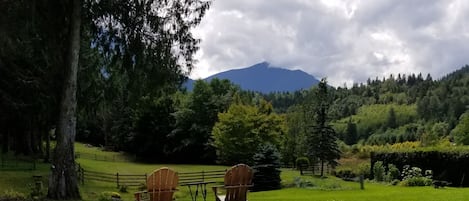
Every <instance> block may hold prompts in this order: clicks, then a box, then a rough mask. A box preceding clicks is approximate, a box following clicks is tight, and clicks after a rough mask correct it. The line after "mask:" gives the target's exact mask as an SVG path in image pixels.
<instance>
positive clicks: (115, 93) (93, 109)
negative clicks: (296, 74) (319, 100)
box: [0, 66, 469, 163]
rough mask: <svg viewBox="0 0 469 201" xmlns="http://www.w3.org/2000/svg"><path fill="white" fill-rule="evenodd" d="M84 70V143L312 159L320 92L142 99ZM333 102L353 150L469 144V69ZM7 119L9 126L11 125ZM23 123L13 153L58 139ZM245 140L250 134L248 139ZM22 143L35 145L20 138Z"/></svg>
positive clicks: (387, 82)
mask: <svg viewBox="0 0 469 201" xmlns="http://www.w3.org/2000/svg"><path fill="white" fill-rule="evenodd" d="M81 72H82V76H83V77H82V78H81V79H79V80H80V83H79V84H80V85H79V91H78V97H79V102H78V103H79V104H78V124H77V125H78V127H77V140H78V141H82V142H85V143H91V144H94V145H101V146H103V147H105V148H107V149H113V150H121V151H127V152H129V153H132V154H135V155H136V156H137V157H138V158H140V159H141V160H146V161H158V162H174V163H215V162H223V163H230V162H232V161H230V160H227V159H226V157H225V156H226V154H227V153H226V150H229V151H233V150H232V149H227V148H226V147H223V146H222V145H226V142H228V141H229V140H230V139H223V136H231V137H229V138H231V140H232V139H238V140H237V141H236V142H237V143H238V144H236V146H238V147H245V149H244V150H251V152H252V150H256V149H258V148H259V147H260V146H261V144H264V143H267V142H268V143H269V144H273V145H275V147H276V148H277V149H278V151H279V152H280V153H281V154H282V156H283V160H284V162H292V161H294V159H296V158H298V157H301V156H304V155H305V153H306V152H307V149H308V146H309V145H308V135H307V133H308V132H310V130H309V127H310V126H311V125H314V123H311V122H310V120H309V119H311V118H314V117H313V116H314V115H313V116H311V115H312V114H311V111H313V109H314V107H316V106H314V104H311V103H312V102H314V99H315V98H314V97H315V95H314V93H315V90H317V87H313V88H312V89H310V90H302V91H296V92H282V93H270V94H260V93H257V92H252V91H243V90H241V89H240V87H239V86H236V85H234V84H232V83H231V82H230V81H228V80H219V79H213V80H211V81H210V82H205V81H201V80H199V81H196V82H195V83H194V89H193V91H191V92H188V91H185V90H175V88H173V86H167V87H166V88H164V87H163V88H159V89H158V90H156V89H157V88H153V87H151V85H148V86H144V87H146V89H141V90H144V91H148V92H151V91H153V92H152V95H148V92H146V93H147V95H145V94H141V95H139V94H140V93H141V92H138V91H135V90H128V89H126V86H127V85H122V84H123V83H128V82H129V81H128V80H119V79H121V78H119V77H110V78H106V77H92V76H90V75H91V74H89V73H86V68H82V69H81ZM85 75H86V76H85ZM85 89H86V90H85ZM90 89H92V90H90ZM155 90H156V91H155ZM93 93H96V95H92V94H93ZM86 97H88V98H86ZM89 97H95V98H93V99H90V98H89ZM129 97H133V98H132V99H129ZM328 97H329V98H328V100H329V101H328V103H329V104H330V105H329V106H328V110H327V118H328V119H327V122H330V125H331V126H332V128H333V129H334V131H335V133H336V134H335V135H336V136H337V137H338V139H339V140H341V141H343V142H344V143H345V144H347V145H353V144H357V143H360V144H362V145H383V144H393V143H399V142H406V141H420V142H421V144H422V145H433V144H436V143H438V142H439V141H441V140H446V141H449V142H453V143H460V144H467V143H469V140H468V138H467V137H465V135H466V134H467V132H466V130H467V128H468V126H467V125H466V124H469V122H467V119H469V118H465V117H467V116H469V115H463V114H464V113H465V112H466V109H467V105H469V66H465V67H463V68H461V69H460V70H458V71H456V72H453V73H451V74H448V75H447V76H444V77H443V78H441V79H438V80H433V78H432V77H431V76H430V75H426V76H422V75H421V74H418V75H414V74H411V75H402V74H398V75H397V76H396V75H391V76H389V77H387V78H375V79H368V81H367V83H363V84H354V85H353V86H352V87H350V88H349V87H346V86H344V87H337V88H334V87H329V92H328ZM25 100H27V99H25ZM129 101H131V102H129ZM130 103H131V104H130ZM311 107H312V108H311ZM5 108H6V107H5ZM45 114H48V113H44V115H45ZM228 117H230V118H228ZM460 119H461V120H460ZM3 120H5V121H3ZM3 120H2V122H3V127H4V128H7V127H8V126H7V124H6V123H7V121H6V120H8V119H6V118H4V119H3ZM10 121H11V119H10ZM15 125H16V124H10V125H9V126H10V127H11V128H8V129H4V130H3V131H8V132H1V133H0V134H1V136H2V139H5V140H2V148H3V149H4V151H6V150H13V151H17V152H22V153H25V154H27V153H31V152H27V150H35V149H41V150H43V149H44V148H41V147H40V146H38V144H39V142H40V141H42V140H46V139H47V138H49V137H52V139H54V134H53V132H49V131H53V130H52V128H53V124H50V125H52V126H49V127H45V128H43V129H41V130H38V131H35V130H32V131H30V130H25V129H21V127H20V126H15ZM215 125H217V126H216V128H214V126H215ZM12 126H13V127H12ZM47 128H48V129H49V130H46V129H47ZM33 131H34V132H33ZM39 131H40V132H39ZM23 132H24V133H23ZM35 132H37V133H35ZM240 133H242V134H243V135H244V136H245V137H242V138H239V136H238V135H240ZM20 136H21V139H26V140H25V141H22V140H21V141H20V140H19V139H20ZM25 136H26V137H25ZM41 139H42V140H41ZM226 140H228V141H226ZM253 142H255V143H253ZM228 144H229V143H228ZM230 146H232V145H230ZM30 147H31V148H30ZM25 150H26V151H25ZM251 152H249V151H246V152H242V151H236V152H234V153H236V154H240V155H239V156H230V157H232V158H237V157H240V156H242V157H243V158H246V161H250V160H251V158H249V156H247V155H249V154H251V155H252V153H254V152H252V153H251ZM36 153H41V152H36ZM42 153H47V152H42ZM230 153H231V152H230ZM246 154H247V155H246ZM155 155H157V156H158V157H154V156H155ZM224 157H225V158H224ZM233 160H234V161H236V162H239V159H233Z"/></svg>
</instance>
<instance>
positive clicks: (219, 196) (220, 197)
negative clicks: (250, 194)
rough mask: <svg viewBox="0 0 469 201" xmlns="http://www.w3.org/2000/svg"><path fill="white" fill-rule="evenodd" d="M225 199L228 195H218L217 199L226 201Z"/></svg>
mask: <svg viewBox="0 0 469 201" xmlns="http://www.w3.org/2000/svg"><path fill="white" fill-rule="evenodd" d="M225 197H226V195H217V199H218V200H220V201H225ZM246 201H248V200H246Z"/></svg>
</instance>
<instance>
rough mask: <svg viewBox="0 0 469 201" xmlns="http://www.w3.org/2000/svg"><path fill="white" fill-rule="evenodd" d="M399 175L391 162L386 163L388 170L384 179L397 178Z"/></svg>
mask: <svg viewBox="0 0 469 201" xmlns="http://www.w3.org/2000/svg"><path fill="white" fill-rule="evenodd" d="M400 176H401V173H400V171H399V169H398V168H397V167H396V166H395V165H393V164H388V171H387V173H386V178H385V180H386V181H388V182H391V181H394V180H398V179H399V178H400Z"/></svg>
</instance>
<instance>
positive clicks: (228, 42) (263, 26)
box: [191, 0, 469, 86]
mask: <svg viewBox="0 0 469 201" xmlns="http://www.w3.org/2000/svg"><path fill="white" fill-rule="evenodd" d="M194 34H195V35H196V36H197V37H198V38H201V39H202V43H201V44H200V47H201V49H200V50H199V52H198V53H197V55H196V58H197V59H198V60H199V63H198V64H197V67H196V69H194V71H193V72H192V74H191V78H205V77H207V76H210V75H212V74H215V73H218V72H221V71H225V70H228V69H234V68H241V67H247V66H251V65H253V64H256V63H259V62H262V61H268V62H270V63H271V65H274V66H281V67H284V68H288V69H301V70H303V71H305V72H307V73H310V74H312V75H314V76H315V77H317V78H321V77H327V78H328V80H329V82H330V84H332V85H335V86H341V85H343V84H344V83H347V85H348V86H350V84H351V83H353V82H357V83H359V82H365V81H366V79H367V78H368V77H372V78H374V77H376V76H379V77H383V76H389V74H391V73H393V74H397V73H404V74H409V73H418V72H422V73H424V74H427V73H430V74H431V75H432V76H433V77H434V78H439V77H441V76H442V75H444V74H447V73H449V72H451V71H453V70H456V69H458V68H460V67H461V66H463V65H465V64H469V1H467V0H349V1H345V0H344V1H341V0H214V1H213V4H212V7H211V8H210V10H209V11H208V12H207V15H206V16H205V17H204V19H203V21H202V23H201V24H200V26H199V27H197V28H196V29H195V30H194Z"/></svg>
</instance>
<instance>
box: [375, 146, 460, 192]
mask: <svg viewBox="0 0 469 201" xmlns="http://www.w3.org/2000/svg"><path fill="white" fill-rule="evenodd" d="M377 161H382V162H383V164H384V166H387V165H388V164H394V165H396V166H397V167H398V168H399V169H401V170H402V168H403V167H404V165H410V166H412V167H419V168H421V169H422V170H432V171H433V179H435V180H442V181H447V182H451V186H464V187H467V186H469V152H467V151H414V152H386V153H385V152H382V153H371V164H372V165H373V164H374V163H375V162H377ZM371 169H373V167H371Z"/></svg>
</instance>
